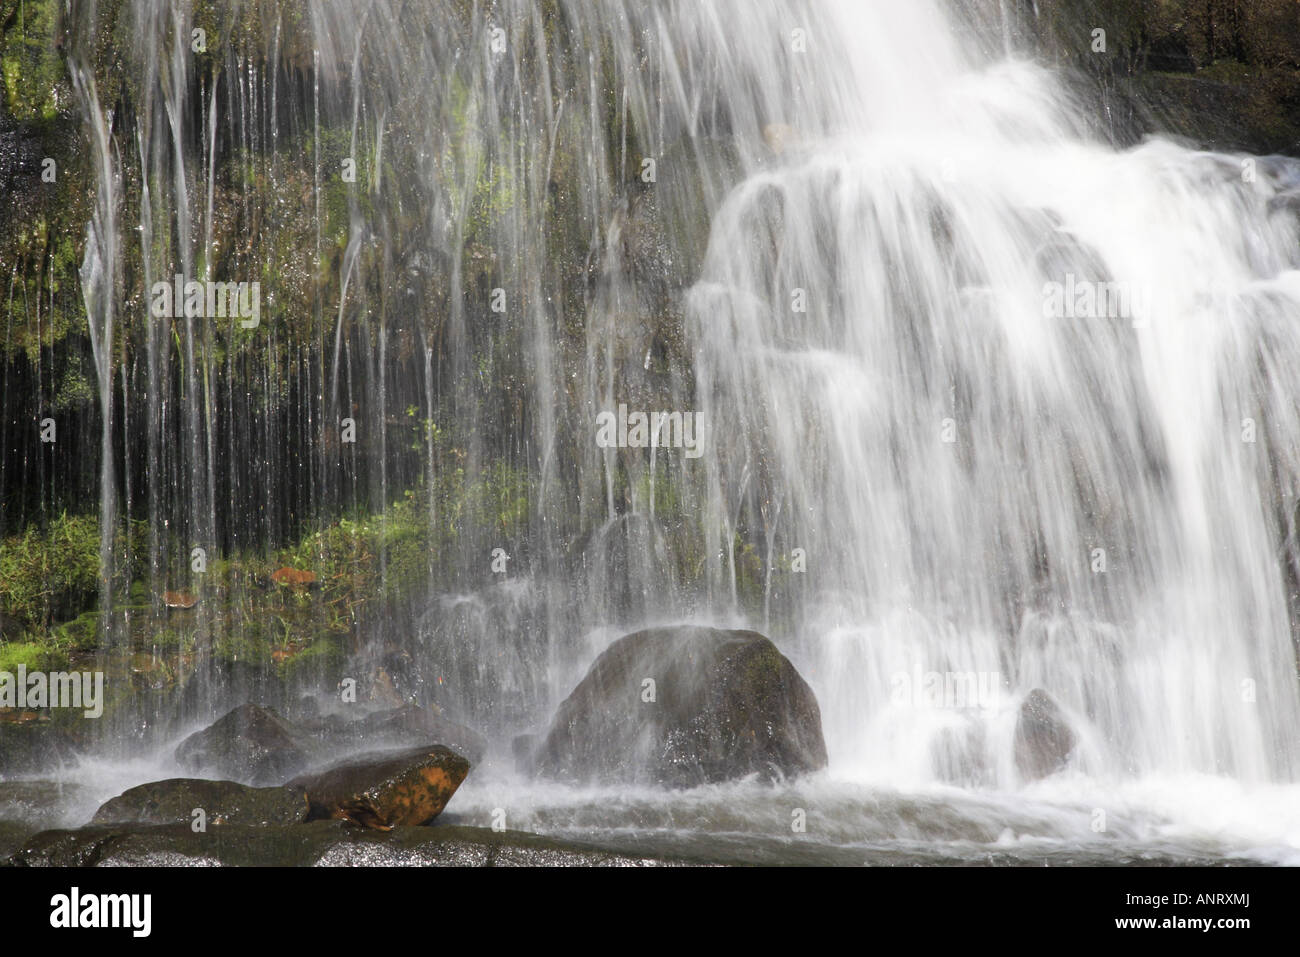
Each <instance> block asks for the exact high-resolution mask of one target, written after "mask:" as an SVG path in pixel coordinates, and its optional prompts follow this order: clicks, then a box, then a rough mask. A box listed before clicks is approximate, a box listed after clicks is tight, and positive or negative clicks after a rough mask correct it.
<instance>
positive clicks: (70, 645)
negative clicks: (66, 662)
mask: <svg viewBox="0 0 1300 957" xmlns="http://www.w3.org/2000/svg"><path fill="white" fill-rule="evenodd" d="M99 628H100V614H99V612H97V611H87V612H83V613H82V614H80V615H78V616H77V617H76V618H74V619H73V620H72V621H69V622H65V623H64V624H62V625H59V626H58V627H56V628H55V629H54V640H55V641H56V642H57V643H58V644H59V646H60V647H62V648H66V649H67V650H69V651H89V650H90V649H92V648H94V647H95V646H96V645H97V644H99Z"/></svg>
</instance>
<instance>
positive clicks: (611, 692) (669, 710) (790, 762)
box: [533, 627, 826, 787]
mask: <svg viewBox="0 0 1300 957" xmlns="http://www.w3.org/2000/svg"><path fill="white" fill-rule="evenodd" d="M533 764H534V767H535V768H536V771H537V772H538V773H539V774H542V775H544V776H547V777H554V778H560V779H567V780H577V781H625V782H637V783H653V784H661V785H666V786H669V787H692V786H696V785H700V784H706V783H711V782H718V781H727V780H733V779H737V778H742V777H745V776H747V775H750V774H758V775H760V776H761V777H763V778H765V779H769V780H771V779H778V778H781V777H792V776H795V775H799V774H803V773H806V772H809V771H816V770H818V769H820V768H824V767H825V766H826V744H825V741H824V740H823V738H822V727H821V711H820V709H819V708H818V706H817V699H816V698H815V697H814V695H813V692H812V689H811V688H810V687H809V686H808V684H807V682H805V681H804V680H803V678H802V677H800V675H799V673H798V672H797V671H796V670H795V668H794V666H793V665H792V664H791V663H790V662H789V661H788V660H787V659H786V658H785V656H784V655H782V654H781V653H780V651H778V650H777V648H776V646H775V645H773V644H772V642H771V641H769V640H768V639H767V638H765V637H763V636H762V635H760V634H758V633H756V632H752V631H724V630H720V629H713V628H698V627H680V628H658V629H651V630H648V631H641V632H637V633H635V634H632V635H628V636H626V637H624V638H620V639H619V640H618V641H616V642H614V644H613V645H611V646H610V647H609V648H608V649H607V650H606V651H605V652H604V653H603V654H601V656H600V657H599V658H597V659H596V661H595V663H594V664H593V665H592V667H591V670H590V671H589V672H588V673H587V676H586V677H585V678H584V679H583V680H582V682H581V683H580V684H579V685H578V687H577V688H575V689H574V691H573V693H572V694H571V695H569V697H568V699H567V700H565V702H564V703H563V704H562V705H560V708H559V710H558V711H557V713H556V716H555V720H554V722H553V723H552V726H551V729H550V732H549V733H548V734H547V736H546V738H545V740H544V741H543V742H542V744H541V745H540V747H539V748H538V750H537V752H536V754H535V755H534V756H533Z"/></svg>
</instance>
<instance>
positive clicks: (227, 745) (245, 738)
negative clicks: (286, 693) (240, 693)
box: [176, 704, 311, 785]
mask: <svg viewBox="0 0 1300 957" xmlns="http://www.w3.org/2000/svg"><path fill="white" fill-rule="evenodd" d="M176 760H177V761H179V762H180V764H181V767H183V768H185V769H186V770H187V771H192V772H194V773H201V774H218V775H220V776H221V777H223V778H230V779H231V780H234V781H239V782H242V783H245V784H254V785H266V784H282V783H284V780H285V779H286V778H288V777H290V776H291V775H294V774H297V773H298V772H299V771H301V770H303V769H304V768H306V767H307V765H308V764H309V763H310V760H311V745H310V742H306V741H304V740H303V739H302V737H301V736H300V734H299V733H298V732H297V731H295V730H294V729H293V728H292V727H291V726H290V725H289V724H288V722H286V721H285V720H284V719H283V718H281V717H280V716H279V715H278V714H276V713H275V712H274V711H272V710H270V709H269V708H263V707H260V706H258V705H255V704H245V705H241V706H240V707H238V708H236V709H235V710H233V711H231V712H228V713H227V714H226V715H224V716H223V717H221V718H219V719H218V720H217V721H216V722H214V723H213V724H211V725H209V726H208V727H207V728H204V729H203V730H202V731H198V732H195V733H194V734H192V735H190V736H189V737H188V738H186V739H185V740H184V741H182V742H181V743H180V744H179V745H178V746H177V748H176Z"/></svg>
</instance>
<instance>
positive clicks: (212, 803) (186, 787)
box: [90, 778, 308, 826]
mask: <svg viewBox="0 0 1300 957" xmlns="http://www.w3.org/2000/svg"><path fill="white" fill-rule="evenodd" d="M196 808H202V810H203V813H204V815H205V819H206V822H207V823H208V824H245V825H263V826H266V825H273V824H275V825H280V824H301V823H303V822H305V821H306V820H307V810H308V805H307V792H306V791H304V790H303V789H302V788H250V787H248V786H246V785H243V784H236V783H235V782H234V781H203V780H199V779H196V778H169V779H168V780H166V781H152V782H150V783H149V784H141V785H140V786H139V787H134V788H131V789H130V790H128V791H123V792H122V793H121V794H119V795H118V796H117V797H115V798H112V799H111V800H109V801H107V802H106V803H105V804H104V805H102V806H101V807H100V809H99V810H98V811H96V812H95V816H94V817H93V818H91V821H90V823H91V824H190V823H192V822H193V820H194V817H193V815H194V810H195V809H196Z"/></svg>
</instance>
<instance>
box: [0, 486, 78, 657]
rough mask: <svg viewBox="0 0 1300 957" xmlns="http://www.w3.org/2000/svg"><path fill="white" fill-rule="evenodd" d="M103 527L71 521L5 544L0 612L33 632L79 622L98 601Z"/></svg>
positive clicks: (0, 560)
mask: <svg viewBox="0 0 1300 957" xmlns="http://www.w3.org/2000/svg"><path fill="white" fill-rule="evenodd" d="M99 568H100V565H99V522H98V521H97V520H96V518H95V517H94V516H91V515H68V514H67V513H66V512H64V513H63V514H61V515H59V516H58V517H57V518H55V519H53V520H52V521H50V522H49V523H48V524H47V525H46V527H45V528H44V529H42V528H40V527H38V526H36V525H32V526H29V527H28V528H26V529H24V530H23V531H22V532H20V533H18V534H16V535H10V536H8V537H7V538H5V539H4V541H3V542H0V609H3V610H4V611H5V612H7V613H8V614H10V615H12V616H13V617H14V618H17V619H18V620H19V621H21V622H22V623H23V624H24V625H25V626H26V627H28V628H29V629H33V630H37V631H43V630H44V629H46V628H47V627H48V626H49V625H50V623H51V622H53V621H61V620H66V619H70V618H75V617H76V616H77V615H79V614H81V613H82V612H83V611H86V610H88V609H89V608H91V607H92V606H93V605H94V603H95V601H96V599H97V598H98V596H99Z"/></svg>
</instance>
